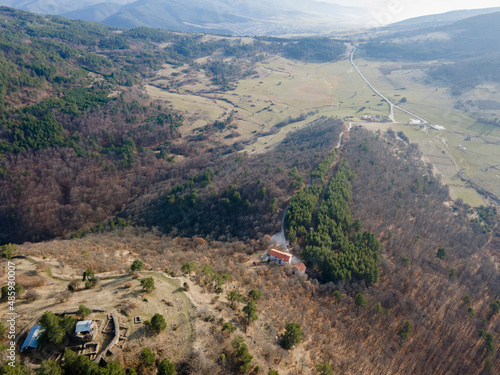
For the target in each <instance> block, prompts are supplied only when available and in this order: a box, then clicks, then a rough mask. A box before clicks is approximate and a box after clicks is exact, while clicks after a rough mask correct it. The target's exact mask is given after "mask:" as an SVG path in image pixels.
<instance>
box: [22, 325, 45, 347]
mask: <svg viewBox="0 0 500 375" xmlns="http://www.w3.org/2000/svg"><path fill="white" fill-rule="evenodd" d="M43 331H44V329H43V327H42V326H41V325H40V324H37V325H36V326H34V327H33V328H31V329H30V331H29V333H28V336H27V337H26V340H24V343H23V346H21V353H22V352H23V351H24V349H26V348H33V349H36V348H37V346H38V339H39V338H40V335H41V334H42V333H43Z"/></svg>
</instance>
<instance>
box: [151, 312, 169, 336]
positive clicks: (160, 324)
mask: <svg viewBox="0 0 500 375" xmlns="http://www.w3.org/2000/svg"><path fill="white" fill-rule="evenodd" d="M149 328H150V329H151V330H152V331H153V332H155V333H160V332H161V331H163V330H164V329H165V328H167V323H166V322H165V318H164V317H163V315H161V314H158V313H156V314H154V315H153V317H152V318H151V321H150V323H149Z"/></svg>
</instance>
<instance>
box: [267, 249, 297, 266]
mask: <svg viewBox="0 0 500 375" xmlns="http://www.w3.org/2000/svg"><path fill="white" fill-rule="evenodd" d="M271 255H272V256H275V257H276V258H278V259H281V260H282V261H283V262H286V263H288V262H289V261H290V259H292V254H290V253H284V252H282V251H278V250H275V249H271V250H269V256H271Z"/></svg>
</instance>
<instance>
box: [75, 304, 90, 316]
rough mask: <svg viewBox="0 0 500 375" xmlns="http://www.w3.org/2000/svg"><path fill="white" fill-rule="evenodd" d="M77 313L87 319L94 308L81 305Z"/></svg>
mask: <svg viewBox="0 0 500 375" xmlns="http://www.w3.org/2000/svg"><path fill="white" fill-rule="evenodd" d="M76 314H77V315H79V316H80V317H81V318H82V319H85V317H87V316H89V315H90V314H92V310H90V309H89V308H88V307H86V306H85V305H80V306H78V311H77V312H76Z"/></svg>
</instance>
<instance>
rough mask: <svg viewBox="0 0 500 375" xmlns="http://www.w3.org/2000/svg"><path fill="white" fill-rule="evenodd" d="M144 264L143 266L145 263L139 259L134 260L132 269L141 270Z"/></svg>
mask: <svg viewBox="0 0 500 375" xmlns="http://www.w3.org/2000/svg"><path fill="white" fill-rule="evenodd" d="M142 266H143V263H142V262H141V261H140V260H139V259H137V260H134V263H132V265H131V266H130V270H131V271H134V272H135V271H140V270H142Z"/></svg>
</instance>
